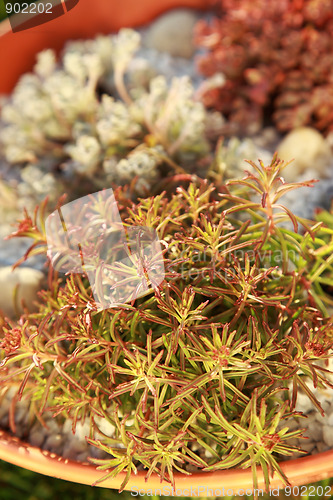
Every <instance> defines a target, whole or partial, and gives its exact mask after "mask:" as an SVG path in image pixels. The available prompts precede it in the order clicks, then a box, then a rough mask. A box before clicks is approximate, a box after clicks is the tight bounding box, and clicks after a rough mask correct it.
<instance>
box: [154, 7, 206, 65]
mask: <svg viewBox="0 0 333 500" xmlns="http://www.w3.org/2000/svg"><path fill="white" fill-rule="evenodd" d="M197 20H198V15H197V14H196V13H195V12H193V11H192V10H189V9H175V10H172V11H171V12H168V13H167V14H164V15H163V16H160V17H159V18H158V19H157V21H155V22H154V23H153V24H152V25H151V27H150V28H149V29H148V30H147V33H146V36H145V38H144V45H145V46H146V47H148V48H154V49H156V50H159V51H160V52H168V53H169V54H171V55H172V56H174V57H184V58H188V59H190V58H191V57H192V56H193V53H194V44H193V28H194V25H195V24H196V22H197Z"/></svg>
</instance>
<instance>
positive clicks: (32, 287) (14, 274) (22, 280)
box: [0, 266, 44, 317]
mask: <svg viewBox="0 0 333 500" xmlns="http://www.w3.org/2000/svg"><path fill="white" fill-rule="evenodd" d="M43 279H44V274H43V273H42V272H41V271H39V270H37V269H33V268H30V267H21V268H17V269H15V270H14V271H13V270H12V267H11V266H5V267H2V268H0V309H2V311H3V312H4V313H5V315H7V316H10V317H13V316H14V315H15V312H16V308H15V305H16V306H17V311H18V312H22V311H23V308H22V306H21V302H22V300H24V302H25V304H26V306H27V307H28V309H29V310H30V311H33V310H34V301H35V300H36V296H37V292H38V291H39V290H40V289H41V288H42V281H43ZM16 287H17V296H16V297H15V289H16Z"/></svg>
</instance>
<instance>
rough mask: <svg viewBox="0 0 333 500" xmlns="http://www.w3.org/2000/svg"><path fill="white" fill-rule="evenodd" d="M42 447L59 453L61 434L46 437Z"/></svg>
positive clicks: (61, 446)
mask: <svg viewBox="0 0 333 500" xmlns="http://www.w3.org/2000/svg"><path fill="white" fill-rule="evenodd" d="M43 448H44V450H48V451H51V452H52V453H57V454H58V455H61V454H62V449H63V436H62V435H61V434H51V435H50V436H49V437H48V438H47V439H46V441H45V444H44V446H43Z"/></svg>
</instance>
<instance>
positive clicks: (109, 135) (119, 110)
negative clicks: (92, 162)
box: [96, 95, 142, 146]
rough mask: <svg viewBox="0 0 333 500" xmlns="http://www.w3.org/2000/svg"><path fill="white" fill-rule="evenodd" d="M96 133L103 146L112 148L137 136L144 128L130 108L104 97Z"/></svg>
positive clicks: (98, 115) (98, 113) (98, 114)
mask: <svg viewBox="0 0 333 500" xmlns="http://www.w3.org/2000/svg"><path fill="white" fill-rule="evenodd" d="M96 131H97V134H98V137H99V140H100V141H101V143H102V144H103V146H111V145H114V144H120V143H121V142H123V141H125V140H126V139H129V138H132V137H135V136H137V135H138V134H140V132H142V127H141V126H140V124H139V123H137V122H136V121H135V119H134V116H133V115H132V113H131V108H130V107H128V106H126V105H125V104H124V103H123V102H121V101H115V100H114V99H113V98H112V97H110V96H107V95H103V97H102V101H101V104H100V106H99V108H98V111H97V122H96Z"/></svg>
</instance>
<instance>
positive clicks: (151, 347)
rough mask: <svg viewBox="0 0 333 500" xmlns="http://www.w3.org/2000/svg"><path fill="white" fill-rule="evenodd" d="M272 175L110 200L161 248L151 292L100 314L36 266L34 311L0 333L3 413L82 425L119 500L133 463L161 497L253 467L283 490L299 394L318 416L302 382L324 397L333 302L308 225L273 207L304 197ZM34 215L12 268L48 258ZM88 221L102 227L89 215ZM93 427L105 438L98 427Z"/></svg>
mask: <svg viewBox="0 0 333 500" xmlns="http://www.w3.org/2000/svg"><path fill="white" fill-rule="evenodd" d="M282 167H283V164H281V163H280V162H279V161H278V160H277V158H274V159H273V161H272V163H271V164H270V165H269V166H264V165H263V164H262V163H259V165H256V164H254V163H253V164H252V173H250V172H249V173H248V174H247V176H246V177H244V178H243V179H238V180H233V181H230V182H229V183H227V184H226V185H225V186H221V187H219V188H217V187H216V186H215V187H214V186H213V185H211V184H209V183H208V181H204V180H202V179H200V178H196V177H192V181H191V182H190V184H189V186H188V187H187V188H186V187H185V186H184V183H182V182H178V183H180V184H181V185H180V186H179V187H178V188H177V189H176V191H175V192H174V193H172V191H171V190H170V192H169V191H164V192H163V193H162V194H160V195H157V196H152V197H150V198H146V199H140V200H139V201H138V202H137V203H136V204H132V202H130V201H129V199H128V197H126V196H125V194H124V189H123V188H119V189H118V191H117V192H116V197H117V200H118V204H119V209H120V212H121V215H122V220H123V221H124V224H125V225H127V226H133V225H134V226H145V227H151V228H153V229H154V230H156V231H157V234H158V236H159V239H160V240H161V242H162V243H163V245H164V250H163V254H164V259H165V268H166V275H165V279H164V281H163V282H162V283H161V284H160V285H159V286H152V288H151V290H150V292H149V293H148V294H146V295H145V296H143V297H140V298H137V299H136V300H133V301H132V302H131V303H127V304H123V305H119V306H117V307H114V308H110V309H108V310H102V311H100V310H98V309H97V308H96V304H95V303H94V301H93V298H92V293H91V290H90V288H89V285H88V281H87V279H86V277H85V276H81V275H74V274H71V275H68V276H67V277H66V279H65V280H61V279H60V278H59V276H58V275H57V273H55V272H53V270H52V267H50V270H49V289H48V290H44V291H41V292H40V297H39V311H38V312H37V313H28V312H27V313H25V314H24V315H22V317H21V318H20V319H19V320H18V321H12V320H9V319H6V318H2V320H1V322H2V325H1V328H2V334H1V335H2V342H1V347H2V351H1V359H2V362H1V368H0V374H1V393H2V394H3V393H4V392H6V391H7V390H8V389H9V388H10V387H11V388H16V391H17V397H16V398H15V397H14V398H13V401H14V403H13V404H15V401H16V400H17V399H20V398H23V399H28V400H29V401H30V411H31V415H32V416H34V418H38V419H40V420H43V414H44V412H46V411H52V412H53V414H54V415H55V416H56V417H57V419H58V420H59V422H60V423H61V422H63V421H65V420H66V419H68V418H70V419H72V422H73V429H74V428H75V426H76V423H77V422H78V421H80V420H82V419H86V418H88V419H90V424H91V431H90V434H89V436H87V439H88V441H89V443H91V444H92V445H94V446H96V447H97V448H99V449H101V450H104V451H105V452H107V453H108V455H109V457H108V458H105V459H92V462H93V463H95V464H97V465H98V466H99V468H100V469H101V470H106V469H109V468H111V469H112V471H111V472H108V473H107V476H115V475H116V474H118V473H119V472H120V471H125V472H126V478H125V479H124V481H123V484H122V487H121V489H123V488H124V487H125V486H126V483H127V481H128V478H129V476H130V474H132V473H133V472H135V471H136V470H137V467H139V466H140V467H144V468H145V469H146V471H147V477H149V476H150V475H151V474H152V473H155V472H157V473H158V474H159V475H160V476H161V478H163V479H165V480H167V481H169V482H170V483H171V484H172V485H173V486H174V472H175V471H181V472H183V473H184V474H190V473H191V471H193V469H198V470H201V469H202V470H204V471H216V470H219V469H226V468H233V467H243V468H251V469H252V471H253V482H254V486H255V487H257V466H259V465H260V466H261V467H262V469H263V472H264V475H265V479H266V487H267V488H268V486H269V480H270V476H271V474H272V473H273V472H275V473H276V474H277V475H278V476H279V477H280V478H282V480H283V481H284V483H285V484H288V478H287V477H286V476H285V474H284V473H283V471H282V470H281V468H280V465H279V460H281V459H282V458H283V457H284V456H290V455H292V454H293V452H294V451H296V450H298V448H295V447H294V446H292V445H291V444H289V440H290V439H291V438H293V437H295V436H299V435H301V433H302V429H299V430H297V431H289V429H288V420H289V419H291V418H292V417H293V416H294V415H295V414H296V413H297V412H295V403H296V400H297V394H298V391H299V390H302V391H305V393H306V394H307V395H308V397H309V398H310V399H311V401H312V402H313V404H314V407H316V408H317V409H318V411H320V412H322V413H323V410H322V408H321V406H320V403H319V402H318V401H317V400H316V398H315V397H314V395H313V393H312V391H311V384H312V383H313V385H314V386H315V387H316V386H319V387H322V386H326V385H330V383H329V381H328V380H327V378H326V371H327V370H326V369H325V367H324V365H323V363H322V362H324V361H325V360H326V359H327V358H328V357H329V355H330V350H331V348H332V339H333V323H332V319H331V317H330V313H329V308H330V307H331V306H332V298H331V297H330V296H329V295H328V294H327V293H326V292H325V291H324V289H323V283H322V276H324V275H325V283H329V284H333V276H332V266H331V263H330V262H325V260H324V259H323V258H322V257H321V255H322V253H323V249H324V245H326V243H325V241H324V240H323V238H322V234H323V229H322V224H321V223H319V222H318V223H311V222H309V221H306V220H303V219H300V218H298V217H296V216H294V215H293V214H292V213H290V212H289V211H288V210H287V209H286V208H285V207H284V206H283V205H282V204H280V198H281V197H283V195H284V193H286V192H288V191H290V190H293V189H296V188H297V187H299V186H301V185H304V183H303V184H285V183H284V181H283V179H282V178H281V177H280V173H281V169H282ZM178 181H179V178H178ZM310 184H311V182H309V183H308V184H307V185H310ZM43 210H45V204H43V206H41V208H40V223H39V222H38V212H37V211H36V212H35V216H34V218H33V219H32V218H30V217H29V216H28V215H27V214H26V215H25V218H24V219H23V220H22V221H21V222H20V224H19V227H18V230H17V231H16V233H15V234H14V235H15V236H30V237H32V238H33V239H34V244H33V246H32V248H31V251H30V252H28V254H27V255H26V256H25V258H27V257H28V256H29V254H30V255H31V254H36V253H38V252H39V253H43V252H44V253H45V252H46V239H45V230H44V215H43ZM98 210H100V212H98ZM96 213H100V217H101V221H102V220H103V207H98V205H96ZM286 221H287V222H290V221H291V222H292V225H293V229H288V228H287V227H286V226H285V225H284V222H286ZM91 223H92V224H94V220H93V219H92V221H91ZM146 265H149V262H148V263H146ZM290 384H291V386H292V389H291V390H289V389H288V387H289V386H290ZM11 415H14V410H13V411H12V412H11ZM101 417H102V418H103V419H106V420H107V422H109V423H110V424H111V425H112V426H113V428H114V435H113V436H112V437H108V436H106V435H103V433H102V431H101V430H99V429H98V421H99V420H98V419H99V418H101ZM10 423H11V428H12V430H13V431H15V422H14V419H13V416H12V417H11V422H10Z"/></svg>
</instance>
